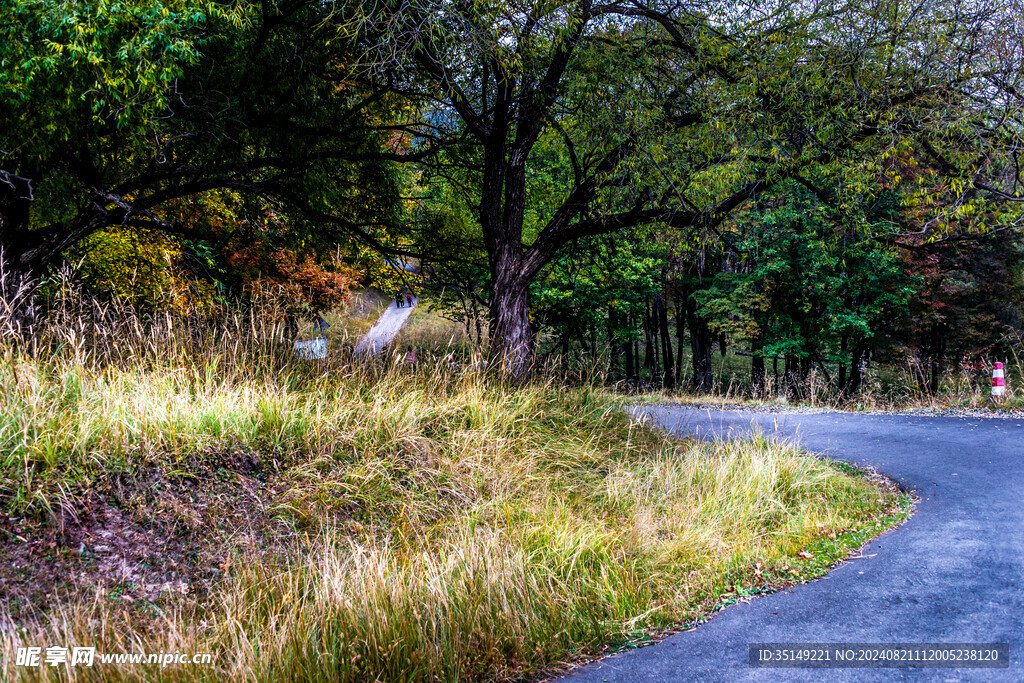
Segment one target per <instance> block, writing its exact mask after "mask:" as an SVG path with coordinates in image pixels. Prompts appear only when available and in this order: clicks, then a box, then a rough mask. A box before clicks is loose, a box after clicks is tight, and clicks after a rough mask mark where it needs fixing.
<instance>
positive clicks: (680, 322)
mask: <svg viewBox="0 0 1024 683" xmlns="http://www.w3.org/2000/svg"><path fill="white" fill-rule="evenodd" d="M685 334H686V316H685V315H684V314H683V303H682V300H681V299H680V297H679V294H678V292H677V293H676V383H677V384H678V383H680V382H681V381H682V379H681V377H682V374H683V336H684V335H685Z"/></svg>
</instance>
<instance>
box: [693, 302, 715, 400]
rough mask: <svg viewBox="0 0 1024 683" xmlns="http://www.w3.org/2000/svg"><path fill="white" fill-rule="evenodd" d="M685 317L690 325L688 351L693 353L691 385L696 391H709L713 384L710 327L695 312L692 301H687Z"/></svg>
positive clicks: (695, 308)
mask: <svg viewBox="0 0 1024 683" xmlns="http://www.w3.org/2000/svg"><path fill="white" fill-rule="evenodd" d="M686 318H687V322H689V326H690V351H691V352H692V353H693V385H694V387H695V388H696V389H697V390H698V391H710V390H711V388H712V386H713V385H714V376H713V373H712V366H711V346H712V343H713V339H712V335H711V329H710V328H709V327H708V322H707V320H705V319H704V318H702V317H701V316H700V315H698V314H697V307H696V305H695V304H694V303H693V302H692V301H687V305H686Z"/></svg>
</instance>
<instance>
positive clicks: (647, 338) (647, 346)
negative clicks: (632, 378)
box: [644, 304, 654, 378]
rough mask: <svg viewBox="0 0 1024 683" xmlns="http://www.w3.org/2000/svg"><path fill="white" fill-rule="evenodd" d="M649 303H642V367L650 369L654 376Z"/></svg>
mask: <svg viewBox="0 0 1024 683" xmlns="http://www.w3.org/2000/svg"><path fill="white" fill-rule="evenodd" d="M648 308H649V305H648V304H644V367H645V368H647V369H648V370H650V372H651V377H652V378H653V377H654V344H653V343H652V342H651V316H650V313H649V311H648Z"/></svg>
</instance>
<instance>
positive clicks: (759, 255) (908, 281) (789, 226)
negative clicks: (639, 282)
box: [694, 187, 921, 363]
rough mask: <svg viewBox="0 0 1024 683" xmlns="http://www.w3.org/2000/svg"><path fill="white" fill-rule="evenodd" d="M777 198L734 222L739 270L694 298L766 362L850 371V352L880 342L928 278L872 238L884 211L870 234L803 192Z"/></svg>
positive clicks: (871, 219) (718, 325) (871, 221)
mask: <svg viewBox="0 0 1024 683" xmlns="http://www.w3.org/2000/svg"><path fill="white" fill-rule="evenodd" d="M775 197H777V198H765V199H763V200H762V202H761V203H760V205H759V206H757V207H755V208H754V209H752V210H751V211H750V212H748V213H746V214H744V215H743V216H742V217H741V218H740V219H739V220H738V221H737V226H736V231H735V234H733V235H732V236H731V239H732V244H733V245H734V246H735V247H736V248H738V249H739V250H740V252H741V253H740V254H739V255H738V257H739V258H738V261H737V262H735V263H734V264H733V265H732V267H731V268H729V269H724V270H723V271H722V272H720V273H717V274H715V275H714V277H713V278H712V279H710V280H709V281H708V284H707V286H706V287H705V288H702V289H699V290H697V291H696V292H695V294H694V298H695V300H696V302H697V304H698V306H699V308H700V311H701V313H702V314H703V315H704V316H705V317H707V318H708V319H709V320H710V321H711V324H712V326H713V327H714V328H715V329H718V330H720V331H723V332H727V333H729V334H730V336H732V337H733V338H738V339H745V340H747V341H751V340H758V341H759V342H760V343H761V344H762V345H763V346H762V348H761V350H759V351H758V353H760V354H762V355H763V356H775V355H782V356H792V357H795V358H798V359H811V360H814V361H821V362H829V363H833V362H838V363H845V362H847V357H848V354H849V351H850V350H852V349H854V348H864V347H866V346H867V345H869V344H870V343H872V342H873V341H874V342H880V341H882V340H879V339H878V338H877V337H878V336H879V335H880V334H881V333H882V332H883V331H884V330H886V329H887V328H889V329H891V327H892V322H893V321H895V320H896V319H898V318H899V317H900V316H902V315H903V314H904V313H905V312H906V311H907V310H908V303H909V302H910V300H911V299H912V298H913V297H914V296H915V295H916V293H917V291H918V288H919V287H920V285H921V279H920V278H918V277H916V276H914V275H913V274H910V273H908V272H907V271H906V267H905V264H904V263H903V261H902V260H901V259H900V257H899V252H898V250H897V249H896V248H895V247H894V246H891V245H888V244H886V243H884V242H882V241H880V240H878V239H877V237H876V236H875V235H873V234H872V233H871V231H872V229H873V228H874V229H875V230H876V231H877V226H876V225H875V224H876V223H878V222H881V221H885V220H888V219H890V218H891V217H890V216H886V215H885V213H884V212H877V211H876V213H875V214H873V215H868V216H864V217H863V220H864V221H866V222H867V224H868V225H866V226H864V227H865V228H866V231H864V230H861V229H858V228H859V226H858V228H855V227H852V226H850V225H849V221H845V223H846V224H845V225H844V221H843V217H844V215H843V214H841V213H838V212H836V211H834V210H831V209H829V208H828V207H826V206H824V205H822V204H821V203H819V202H818V201H817V200H816V199H815V198H814V197H813V196H812V195H810V193H808V192H806V191H804V190H802V189H798V188H793V187H789V188H785V189H783V190H782V191H781V192H780V193H779V194H778V195H775ZM882 204H883V205H884V202H883V203H882Z"/></svg>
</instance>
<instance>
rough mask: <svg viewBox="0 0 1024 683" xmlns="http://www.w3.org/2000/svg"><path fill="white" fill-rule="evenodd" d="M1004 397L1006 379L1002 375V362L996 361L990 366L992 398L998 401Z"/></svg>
mask: <svg viewBox="0 0 1024 683" xmlns="http://www.w3.org/2000/svg"><path fill="white" fill-rule="evenodd" d="M1005 397H1006V379H1005V378H1004V377H1003V364H1002V363H996V364H995V365H994V366H993V368H992V400H993V401H1000V400H1002V399H1003V398H1005Z"/></svg>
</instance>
